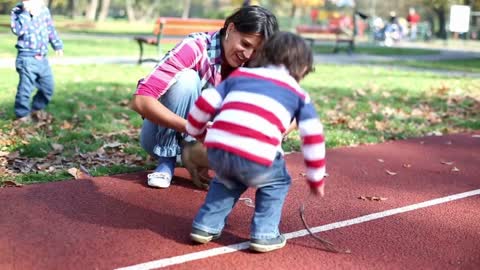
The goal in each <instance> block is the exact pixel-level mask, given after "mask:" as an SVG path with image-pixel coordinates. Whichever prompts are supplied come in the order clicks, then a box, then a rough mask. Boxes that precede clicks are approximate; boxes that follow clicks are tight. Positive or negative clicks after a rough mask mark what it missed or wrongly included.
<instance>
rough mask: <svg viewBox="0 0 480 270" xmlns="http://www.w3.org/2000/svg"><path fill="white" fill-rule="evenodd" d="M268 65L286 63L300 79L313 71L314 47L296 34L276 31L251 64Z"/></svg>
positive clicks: (293, 74)
mask: <svg viewBox="0 0 480 270" xmlns="http://www.w3.org/2000/svg"><path fill="white" fill-rule="evenodd" d="M268 65H277V66H278V65H284V66H285V68H287V70H288V71H289V73H290V75H292V77H294V78H295V79H296V80H297V81H300V79H302V78H303V76H305V75H307V74H308V73H310V72H312V71H313V55H312V49H311V48H310V46H308V44H307V43H306V42H305V40H303V38H301V37H300V36H298V35H296V34H293V33H290V32H283V31H279V32H276V33H275V34H274V35H273V36H271V37H270V38H269V39H268V40H267V41H266V42H265V44H264V45H263V47H262V49H260V52H259V55H258V56H257V57H256V58H255V60H254V61H253V63H252V65H251V66H254V67H265V66H268ZM305 69H306V70H305ZM304 71H305V73H303V72H304Z"/></svg>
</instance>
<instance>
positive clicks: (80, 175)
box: [67, 165, 92, 179]
mask: <svg viewBox="0 0 480 270" xmlns="http://www.w3.org/2000/svg"><path fill="white" fill-rule="evenodd" d="M67 172H68V173H69V174H70V175H72V176H73V177H74V178H75V179H89V178H91V177H92V176H91V175H90V173H89V172H88V171H87V170H86V169H85V168H84V167H83V166H82V165H80V169H77V168H70V169H68V170H67Z"/></svg>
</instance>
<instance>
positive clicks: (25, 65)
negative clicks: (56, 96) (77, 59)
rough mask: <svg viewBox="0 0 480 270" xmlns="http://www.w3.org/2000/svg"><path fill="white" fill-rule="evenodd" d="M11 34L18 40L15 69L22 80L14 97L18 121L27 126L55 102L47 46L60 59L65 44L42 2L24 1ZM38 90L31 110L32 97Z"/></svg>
mask: <svg viewBox="0 0 480 270" xmlns="http://www.w3.org/2000/svg"><path fill="white" fill-rule="evenodd" d="M11 28H12V32H13V33H14V34H15V35H16V36H18V38H17V44H16V46H15V47H16V48H17V50H18V53H17V59H16V62H15V67H16V69H17V72H18V75H19V76H20V80H19V83H18V87H17V94H16V96H15V107H14V108H15V116H16V118H17V120H18V121H21V122H28V121H29V120H30V119H31V115H32V114H33V115H35V114H36V113H37V112H40V111H42V110H44V109H45V107H47V105H48V103H49V102H50V100H51V99H52V96H53V90H54V80H53V74H52V69H51V67H50V64H49V62H48V59H47V53H48V45H49V43H50V45H51V46H52V47H53V49H54V50H55V53H56V54H57V55H60V56H62V55H63V42H62V40H61V39H60V38H59V36H58V34H57V31H56V30H55V27H54V26H53V20H52V17H51V15H50V10H49V9H48V8H47V7H46V6H45V4H44V2H43V0H24V1H22V2H21V3H19V4H17V5H16V6H15V7H14V8H13V10H12V13H11ZM34 88H38V91H37V93H36V94H35V96H34V97H33V101H32V104H31V106H30V96H31V94H32V91H33V90H34Z"/></svg>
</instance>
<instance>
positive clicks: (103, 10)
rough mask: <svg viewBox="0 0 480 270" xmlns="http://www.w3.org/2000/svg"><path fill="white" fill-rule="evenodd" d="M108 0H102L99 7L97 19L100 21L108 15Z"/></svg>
mask: <svg viewBox="0 0 480 270" xmlns="http://www.w3.org/2000/svg"><path fill="white" fill-rule="evenodd" d="M110 3H111V1H110V0H102V5H101V8H100V12H99V13H98V21H99V22H102V21H105V19H106V18H107V16H108V10H109V9H110Z"/></svg>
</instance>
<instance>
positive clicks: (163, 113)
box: [130, 95, 187, 133]
mask: <svg viewBox="0 0 480 270" xmlns="http://www.w3.org/2000/svg"><path fill="white" fill-rule="evenodd" d="M130 107H131V108H132V110H134V111H136V112H137V113H139V114H140V115H141V116H142V117H144V118H147V119H148V120H150V121H152V122H153V123H155V124H157V125H159V126H163V127H167V128H171V129H174V130H176V131H178V132H180V133H185V132H186V126H187V120H185V119H184V118H182V117H180V116H178V115H176V114H175V113H173V112H172V111H170V110H169V109H168V108H167V107H165V106H164V105H163V104H162V103H160V102H159V101H158V100H156V99H155V98H153V97H149V96H140V95H134V96H133V99H132V102H131V104H130Z"/></svg>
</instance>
